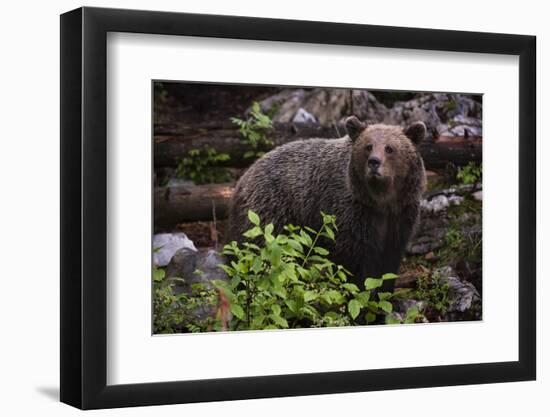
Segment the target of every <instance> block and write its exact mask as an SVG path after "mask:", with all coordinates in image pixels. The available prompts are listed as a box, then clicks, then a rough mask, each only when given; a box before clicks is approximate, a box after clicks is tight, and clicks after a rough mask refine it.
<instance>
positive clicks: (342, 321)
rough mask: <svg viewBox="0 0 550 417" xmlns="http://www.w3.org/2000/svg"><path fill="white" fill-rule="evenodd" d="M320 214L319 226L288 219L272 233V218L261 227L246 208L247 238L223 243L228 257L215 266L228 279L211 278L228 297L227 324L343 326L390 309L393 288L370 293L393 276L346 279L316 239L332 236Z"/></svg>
mask: <svg viewBox="0 0 550 417" xmlns="http://www.w3.org/2000/svg"><path fill="white" fill-rule="evenodd" d="M321 215H322V219H323V224H322V226H321V228H320V229H319V230H314V229H312V228H309V227H298V226H293V225H287V226H285V228H284V229H285V232H283V233H281V234H277V235H274V234H273V232H274V226H273V224H271V223H270V224H268V225H266V226H265V227H263V226H262V225H261V223H260V218H259V216H258V215H257V214H256V213H254V212H252V211H249V212H248V218H249V220H250V222H251V223H252V228H251V229H249V230H248V231H246V232H245V233H244V236H245V237H246V238H247V239H248V241H247V242H244V243H242V244H241V245H239V244H238V243H237V242H231V243H229V244H227V245H225V247H224V252H223V253H224V254H225V255H227V256H228V257H229V259H230V262H229V263H228V264H227V265H220V268H222V269H223V270H224V271H225V272H226V273H227V275H228V276H229V278H230V280H229V282H223V281H217V282H216V285H218V286H219V287H220V288H221V289H222V290H223V293H224V294H225V296H226V297H227V299H228V300H229V303H230V310H231V313H232V314H233V320H232V321H231V323H230V329H231V330H250V329H281V328H300V327H322V326H345V325H351V324H356V323H357V322H356V320H357V319H359V320H360V323H363V322H364V323H372V322H374V321H375V320H376V317H377V315H385V314H387V313H390V312H391V311H392V309H393V307H392V304H391V302H390V299H391V297H392V293H388V292H380V293H377V294H376V295H375V293H376V291H375V290H376V289H377V288H380V287H381V286H382V284H383V282H384V281H385V280H389V279H395V278H396V277H397V276H396V275H394V274H385V275H384V276H383V277H381V278H367V279H366V280H365V282H364V285H365V289H364V290H361V289H359V288H358V287H357V286H356V285H355V284H353V283H351V282H348V278H349V276H350V275H351V274H350V273H349V272H348V271H347V270H346V269H345V268H344V267H343V266H341V265H336V264H334V263H333V262H331V261H330V260H329V259H328V258H327V255H329V251H328V250H327V249H326V248H325V247H323V246H321V244H320V243H321V242H320V241H321V240H322V239H326V241H333V240H334V238H335V231H337V227H336V218H335V217H334V216H332V215H328V214H325V213H321Z"/></svg>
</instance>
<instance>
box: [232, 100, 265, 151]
mask: <svg viewBox="0 0 550 417" xmlns="http://www.w3.org/2000/svg"><path fill="white" fill-rule="evenodd" d="M230 120H231V122H233V123H234V124H236V125H237V126H238V127H239V131H240V133H241V135H242V137H243V140H242V143H243V144H244V145H246V147H247V148H248V150H247V151H246V152H245V153H244V155H243V156H244V158H245V159H249V158H259V157H261V156H263V155H264V154H265V152H266V151H267V150H269V149H271V148H272V147H273V140H271V138H270V136H269V135H270V133H271V131H272V130H273V122H272V120H271V117H269V115H267V114H264V113H263V112H262V109H261V108H260V104H259V103H258V102H257V101H255V102H254V103H253V104H252V108H251V110H250V115H249V117H248V118H247V119H246V120H243V119H239V118H238V117H232V118H231V119H230Z"/></svg>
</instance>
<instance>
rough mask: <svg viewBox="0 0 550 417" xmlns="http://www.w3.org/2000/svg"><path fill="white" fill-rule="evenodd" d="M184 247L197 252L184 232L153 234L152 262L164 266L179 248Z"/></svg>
mask: <svg viewBox="0 0 550 417" xmlns="http://www.w3.org/2000/svg"><path fill="white" fill-rule="evenodd" d="M182 248H186V249H190V250H192V251H195V252H197V248H196V247H195V244H194V243H193V241H192V240H190V239H189V238H188V237H187V235H186V234H185V233H159V234H156V235H154V236H153V250H154V251H153V262H154V264H155V265H156V266H166V265H168V263H170V260H171V259H172V256H174V253H176V252H177V251H178V250H179V249H182Z"/></svg>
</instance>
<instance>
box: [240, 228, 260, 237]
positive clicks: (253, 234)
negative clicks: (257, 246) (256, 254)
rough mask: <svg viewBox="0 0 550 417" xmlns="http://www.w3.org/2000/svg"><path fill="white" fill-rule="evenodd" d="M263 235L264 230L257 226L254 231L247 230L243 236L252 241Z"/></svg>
mask: <svg viewBox="0 0 550 417" xmlns="http://www.w3.org/2000/svg"><path fill="white" fill-rule="evenodd" d="M262 233H263V232H262V228H261V227H259V226H256V227H253V228H252V229H250V230H247V231H246V232H244V233H243V236H244V237H248V238H250V239H254V238H256V237H258V236H260V235H261V234H262Z"/></svg>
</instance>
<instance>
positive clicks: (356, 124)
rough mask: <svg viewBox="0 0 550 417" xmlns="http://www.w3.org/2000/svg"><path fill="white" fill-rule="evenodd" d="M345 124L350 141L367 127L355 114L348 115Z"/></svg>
mask: <svg viewBox="0 0 550 417" xmlns="http://www.w3.org/2000/svg"><path fill="white" fill-rule="evenodd" d="M345 124H346V130H347V132H348V136H349V137H350V138H351V140H352V141H355V139H357V138H358V137H359V135H360V134H361V132H363V130H365V128H366V127H367V125H366V124H365V123H363V122H361V121H360V120H359V119H358V118H357V117H356V116H350V117H348V118H347V119H346V121H345Z"/></svg>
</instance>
